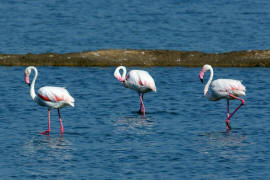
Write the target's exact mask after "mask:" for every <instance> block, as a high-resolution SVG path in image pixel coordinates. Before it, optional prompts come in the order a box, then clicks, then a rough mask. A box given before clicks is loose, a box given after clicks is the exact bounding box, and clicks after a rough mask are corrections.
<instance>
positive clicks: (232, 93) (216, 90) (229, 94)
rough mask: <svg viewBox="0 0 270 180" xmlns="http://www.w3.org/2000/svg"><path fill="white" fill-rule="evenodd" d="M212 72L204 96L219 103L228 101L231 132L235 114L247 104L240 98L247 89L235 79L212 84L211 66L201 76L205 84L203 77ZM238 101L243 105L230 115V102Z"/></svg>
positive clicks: (227, 124)
mask: <svg viewBox="0 0 270 180" xmlns="http://www.w3.org/2000/svg"><path fill="white" fill-rule="evenodd" d="M208 70H210V78H209V80H208V82H207V83H206V85H205V87H204V96H206V97H207V99H208V100H209V101H217V100H220V99H227V119H226V121H225V122H226V129H227V130H230V129H231V126H230V119H231V117H232V116H233V115H234V113H235V112H236V111H237V110H238V109H239V108H240V107H241V106H242V105H244V104H245V101H244V99H241V98H239V96H245V94H246V87H245V86H244V85H243V84H242V83H241V82H240V81H238V80H233V79H217V80H214V81H213V82H212V79H213V74H214V71H213V68H212V66H211V65H208V64H205V65H204V66H203V68H202V70H201V72H200V74H199V76H200V79H201V81H202V83H203V76H204V73H205V72H206V71H208ZM211 82H212V87H211V92H210V93H209V91H208V88H209V86H210V84H211ZM234 99H237V100H239V101H241V104H240V105H239V106H238V107H237V108H236V109H235V110H234V111H233V112H232V113H231V114H230V112H229V100H234Z"/></svg>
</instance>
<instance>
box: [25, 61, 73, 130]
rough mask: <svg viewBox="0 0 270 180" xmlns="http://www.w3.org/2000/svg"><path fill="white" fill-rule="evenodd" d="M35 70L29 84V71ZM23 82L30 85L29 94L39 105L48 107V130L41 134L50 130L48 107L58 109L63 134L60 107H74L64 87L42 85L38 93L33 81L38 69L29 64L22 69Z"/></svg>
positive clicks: (71, 98)
mask: <svg viewBox="0 0 270 180" xmlns="http://www.w3.org/2000/svg"><path fill="white" fill-rule="evenodd" d="M32 70H34V71H35V76H34V78H33V80H32V83H31V85H30V81H29V76H30V74H31V71H32ZM24 74H25V82H26V83H27V84H29V85H30V96H31V97H32V99H33V100H34V101H35V102H36V103H37V104H39V105H40V106H46V107H48V130H46V131H44V132H42V133H41V134H48V133H49V132H50V109H58V115H59V121H60V126H61V134H63V132H64V129H63V123H62V119H61V115H60V108H63V107H66V106H72V107H74V102H75V100H74V98H73V97H72V96H71V95H70V94H69V92H68V91H67V90H66V89H65V88H61V87H53V86H44V87H42V88H40V89H39V90H38V95H36V93H35V82H36V79H37V76H38V71H37V69H36V68H35V67H34V66H29V67H27V68H26V69H25V71H24Z"/></svg>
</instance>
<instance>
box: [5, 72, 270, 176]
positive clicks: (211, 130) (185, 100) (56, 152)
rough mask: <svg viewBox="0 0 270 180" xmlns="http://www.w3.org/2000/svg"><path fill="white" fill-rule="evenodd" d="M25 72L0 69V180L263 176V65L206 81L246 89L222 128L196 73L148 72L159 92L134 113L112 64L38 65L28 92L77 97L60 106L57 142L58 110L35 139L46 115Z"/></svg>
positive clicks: (219, 112) (220, 109)
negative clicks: (50, 90) (56, 90)
mask: <svg viewBox="0 0 270 180" xmlns="http://www.w3.org/2000/svg"><path fill="white" fill-rule="evenodd" d="M24 68H25V67H0V77H2V78H1V79H0V89H1V91H0V97H1V101H0V132H1V135H0V142H1V146H0V150H1V153H0V159H1V161H0V167H1V168H0V175H1V178H3V179H9V178H10V179H11V178H14V179H34V178H36V179H268V178H270V171H269V168H270V149H269V145H270V141H269V133H270V126H269V116H270V110H269V99H270V93H269V90H268V88H267V87H269V85H270V80H269V79H267V78H265V77H267V76H268V74H269V73H270V69H268V68H215V69H214V70H215V77H214V79H217V78H237V79H239V80H242V81H243V84H245V86H246V88H247V96H246V97H245V98H244V99H245V100H246V104H245V105H244V106H243V107H242V108H241V109H240V110H239V111H238V112H237V113H236V114H235V115H234V116H233V117H232V119H231V125H232V128H233V129H232V131H230V132H226V128H225V118H226V101H225V100H221V101H217V102H210V101H207V99H206V98H205V97H204V96H203V84H201V82H200V80H199V78H198V72H199V71H200V68H181V67H174V68H165V67H154V68H146V70H147V71H149V72H150V74H151V75H152V76H153V78H154V79H155V81H156V86H157V93H147V94H145V96H144V98H145V107H146V111H147V113H146V116H145V117H142V116H141V115H139V114H137V113H136V111H137V110H138V109H139V98H138V95H137V93H136V92H135V91H133V90H130V89H126V88H124V87H123V86H122V85H121V84H120V83H119V82H118V81H117V80H116V79H114V77H113V71H114V68H112V67H111V68H79V67H60V68H59V67H38V70H39V76H38V79H37V83H36V90H37V89H38V88H39V87H42V86H45V85H54V86H60V87H66V88H67V89H68V90H69V92H70V93H71V95H72V96H73V97H74V98H75V100H76V102H75V108H71V107H67V108H64V109H62V110H61V113H62V119H63V124H64V131H65V132H64V135H63V136H61V135H60V126H59V121H58V116H57V111H56V110H53V111H52V112H51V116H52V117H51V130H52V133H51V135H50V136H45V135H40V134H39V133H40V132H42V131H44V130H46V128H47V109H46V108H44V107H40V106H38V105H37V104H35V103H34V102H33V101H32V99H31V98H30V94H29V87H28V86H27V85H26V84H25V83H24V74H23V72H24ZM134 68H135V67H134ZM129 69H131V68H129ZM136 69H137V68H136ZM140 69H141V68H140ZM7 75H8V76H7ZM207 76H208V74H205V77H206V78H207ZM31 78H32V77H31ZM239 103H240V102H238V101H232V102H231V111H232V110H233V108H235V107H237V106H238V105H239Z"/></svg>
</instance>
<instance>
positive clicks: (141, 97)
mask: <svg viewBox="0 0 270 180" xmlns="http://www.w3.org/2000/svg"><path fill="white" fill-rule="evenodd" d="M140 100H141V107H142V108H143V116H144V115H145V108H144V104H143V94H142V95H140ZM140 111H141V108H140Z"/></svg>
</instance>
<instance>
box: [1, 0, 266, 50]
mask: <svg viewBox="0 0 270 180" xmlns="http://www.w3.org/2000/svg"><path fill="white" fill-rule="evenodd" d="M269 9H270V1H269V0H260V1H254V0H235V1H229V2H228V1H227V0H219V1H212V0H181V1H179V0H166V1H165V0H156V1H152V0H136V1H129V2H127V1H126V0H117V1H113V0H91V1H85V0H50V1H42V0H27V1H26V0H25V1H22V0H6V1H1V2H0V11H1V14H0V25H1V28H0V47H1V48H0V52H1V53H46V52H57V53H69V52H80V51H87V50H97V49H115V48H117V49H119V48H120V49H126V48H132V49H176V50H188V51H191V50H196V51H204V52H227V51H237V50H249V49H269V47H270V36H269V34H270V11H269Z"/></svg>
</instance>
